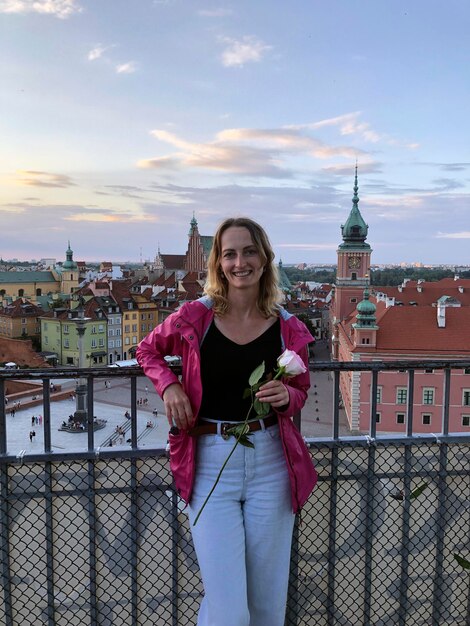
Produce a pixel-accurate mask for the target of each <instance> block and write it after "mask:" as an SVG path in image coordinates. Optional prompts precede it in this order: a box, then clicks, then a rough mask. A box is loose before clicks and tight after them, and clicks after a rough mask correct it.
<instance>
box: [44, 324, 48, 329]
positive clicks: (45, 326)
mask: <svg viewBox="0 0 470 626" xmlns="http://www.w3.org/2000/svg"><path fill="white" fill-rule="evenodd" d="M44 330H47V322H44Z"/></svg>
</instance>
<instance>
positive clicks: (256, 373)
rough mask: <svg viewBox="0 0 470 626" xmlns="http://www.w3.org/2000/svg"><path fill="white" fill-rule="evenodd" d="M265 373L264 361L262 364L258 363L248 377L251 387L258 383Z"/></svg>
mask: <svg viewBox="0 0 470 626" xmlns="http://www.w3.org/2000/svg"><path fill="white" fill-rule="evenodd" d="M263 374H264V361H263V362H262V363H261V365H258V367H257V368H256V369H255V370H253V371H252V372H251V376H250V378H249V379H248V384H249V385H250V387H253V385H256V383H257V382H258V381H259V380H260V379H261V377H262V375H263Z"/></svg>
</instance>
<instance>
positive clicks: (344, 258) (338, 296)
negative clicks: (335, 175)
mask: <svg viewBox="0 0 470 626" xmlns="http://www.w3.org/2000/svg"><path fill="white" fill-rule="evenodd" d="M358 205H359V196H358V184H357V163H356V173H355V177H354V195H353V199H352V209H351V212H350V213H349V217H348V219H347V220H346V223H345V224H344V225H342V226H341V233H342V236H343V243H341V244H340V245H339V246H338V250H337V253H338V268H337V271H336V285H335V306H334V322H340V321H342V320H344V319H345V318H347V317H348V316H349V315H350V314H351V313H352V312H353V311H355V309H356V307H357V304H358V302H360V300H362V294H363V290H364V288H365V287H367V286H368V285H369V279H370V255H371V252H372V250H371V247H370V245H369V244H368V243H366V238H367V231H368V226H367V224H366V223H365V221H364V219H363V217H362V215H361V212H360V211H359V206H358Z"/></svg>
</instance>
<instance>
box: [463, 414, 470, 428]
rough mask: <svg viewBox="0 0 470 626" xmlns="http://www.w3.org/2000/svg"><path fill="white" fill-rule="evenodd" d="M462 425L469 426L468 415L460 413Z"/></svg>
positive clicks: (469, 418) (469, 419) (469, 417)
mask: <svg viewBox="0 0 470 626" xmlns="http://www.w3.org/2000/svg"><path fill="white" fill-rule="evenodd" d="M462 426H470V415H462Z"/></svg>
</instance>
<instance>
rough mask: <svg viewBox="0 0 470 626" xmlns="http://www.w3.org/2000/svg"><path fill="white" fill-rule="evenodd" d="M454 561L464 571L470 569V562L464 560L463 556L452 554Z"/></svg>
mask: <svg viewBox="0 0 470 626" xmlns="http://www.w3.org/2000/svg"><path fill="white" fill-rule="evenodd" d="M454 559H455V560H456V561H457V563H458V564H459V565H461V566H462V567H463V568H464V569H470V561H468V560H467V559H464V557H463V556H460V554H456V553H455V552H454Z"/></svg>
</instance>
